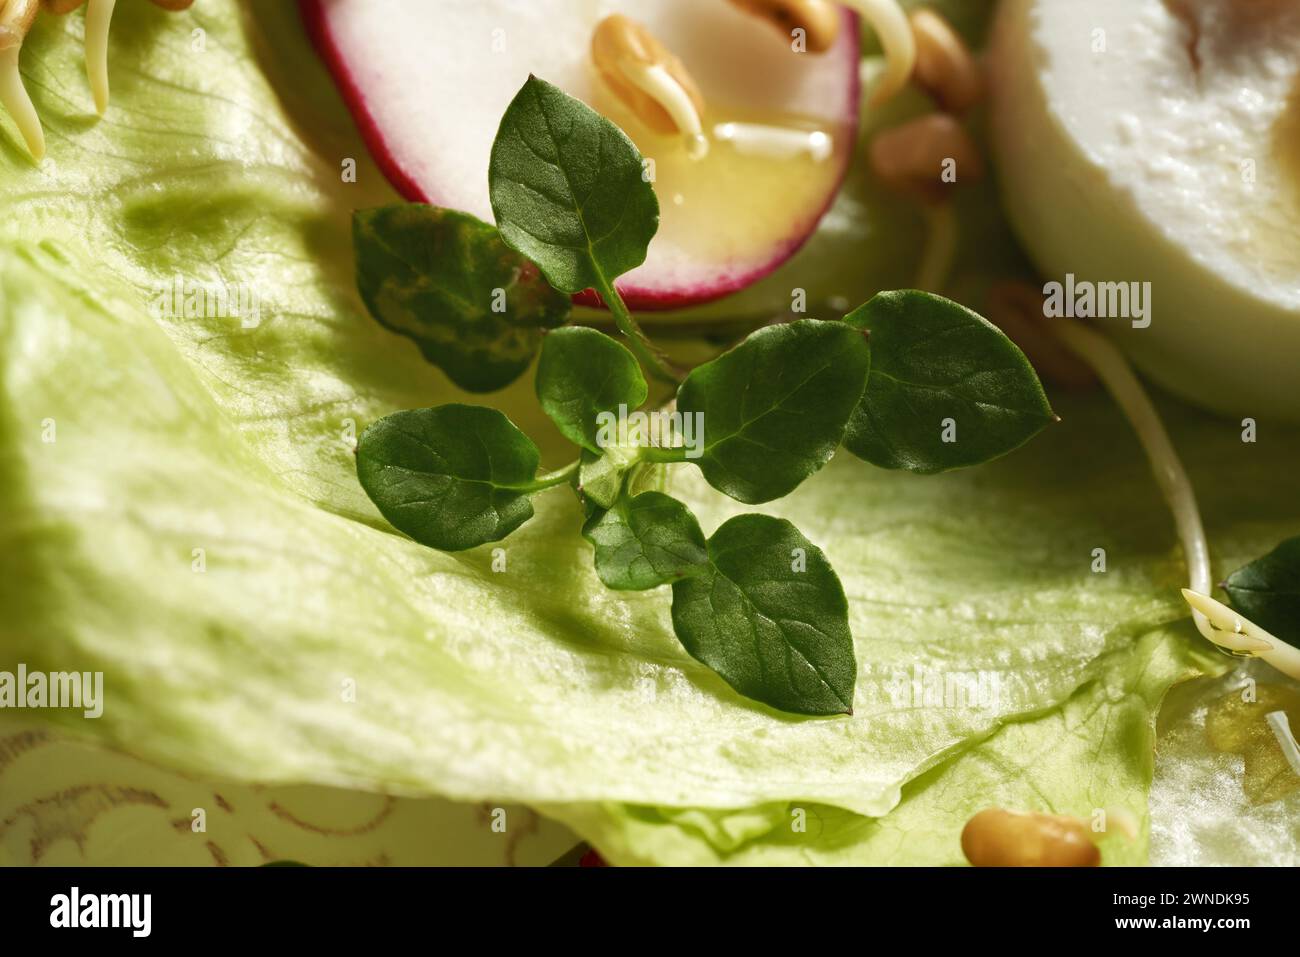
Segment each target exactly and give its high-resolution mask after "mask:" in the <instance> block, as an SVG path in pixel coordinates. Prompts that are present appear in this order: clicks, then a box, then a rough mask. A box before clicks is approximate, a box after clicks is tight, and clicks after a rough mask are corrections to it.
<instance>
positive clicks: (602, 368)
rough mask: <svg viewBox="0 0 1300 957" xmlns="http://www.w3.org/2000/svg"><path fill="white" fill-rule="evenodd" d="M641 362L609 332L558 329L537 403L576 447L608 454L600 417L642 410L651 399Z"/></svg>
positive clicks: (542, 363) (543, 365)
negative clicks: (601, 438)
mask: <svg viewBox="0 0 1300 957" xmlns="http://www.w3.org/2000/svg"><path fill="white" fill-rule="evenodd" d="M646 393H647V389H646V381H645V376H643V375H642V374H641V367H640V366H639V365H637V361H636V357H635V356H633V355H632V353H631V352H629V351H628V350H627V349H626V348H625V347H624V346H622V345H620V344H619V343H617V342H615V341H614V340H613V339H611V338H610V337H609V336H607V335H605V334H604V333H603V332H598V331H597V330H595V329H587V328H585V327H582V326H570V327H569V328H567V329H557V330H556V331H555V332H553V333H551V334H550V335H548V336H547V337H546V339H545V340H544V341H543V343H542V357H541V358H540V359H539V360H538V363H537V398H538V400H539V401H540V402H541V404H542V409H543V410H544V411H545V412H546V414H547V415H549V416H550V417H551V420H552V421H553V422H555V424H556V426H558V427H559V429H560V432H561V433H562V434H563V435H564V437H565V438H566V439H568V440H569V441H570V442H572V443H573V444H574V445H580V446H582V447H583V448H584V449H587V450H589V451H591V452H596V453H599V452H602V451H604V450H603V449H602V448H601V444H600V443H599V442H598V437H599V433H600V430H599V429H598V428H597V421H596V418H597V416H598V415H599V414H600V413H602V412H611V413H613V412H617V411H618V409H619V406H620V405H622V406H626V408H627V409H628V410H632V409H636V408H637V407H638V406H639V405H641V403H642V402H644V401H645V398H646Z"/></svg>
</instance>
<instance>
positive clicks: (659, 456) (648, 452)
mask: <svg viewBox="0 0 1300 957" xmlns="http://www.w3.org/2000/svg"><path fill="white" fill-rule="evenodd" d="M641 460H642V461H644V462H654V463H656V464H659V465H671V464H673V463H674V462H685V461H686V448H685V446H658V445H647V446H645V447H643V448H642V449H641Z"/></svg>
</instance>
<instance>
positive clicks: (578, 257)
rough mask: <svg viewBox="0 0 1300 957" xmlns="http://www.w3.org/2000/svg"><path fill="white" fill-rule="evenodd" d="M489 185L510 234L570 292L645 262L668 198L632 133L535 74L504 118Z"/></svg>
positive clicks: (601, 284)
mask: <svg viewBox="0 0 1300 957" xmlns="http://www.w3.org/2000/svg"><path fill="white" fill-rule="evenodd" d="M488 192H489V194H490V196H491V199H492V213H493V215H494V216H496V221H497V226H498V227H499V228H500V229H501V235H502V237H503V238H504V239H505V241H506V242H507V243H509V244H510V245H511V246H513V247H514V248H515V249H517V250H519V251H520V252H521V253H523V254H524V255H525V256H527V257H528V258H529V259H531V260H532V261H533V262H535V263H537V265H538V266H540V267H541V270H542V272H543V273H544V274H545V275H546V278H547V279H548V280H550V283H551V285H552V286H554V287H555V288H556V289H560V290H563V291H564V292H568V293H577V292H582V291H583V290H584V289H596V290H598V291H604V290H605V289H606V288H607V287H608V286H609V285H610V284H612V283H613V281H614V279H615V278H616V277H618V276H621V275H622V274H623V273H625V272H627V271H628V270H629V269H633V268H635V267H636V266H639V265H641V263H642V262H644V261H645V256H646V247H647V246H648V245H649V243H650V239H651V237H653V236H654V234H655V230H657V229H658V228H659V201H658V200H657V199H656V198H655V193H654V188H653V187H652V186H651V185H650V183H649V182H648V181H647V179H646V178H644V177H643V176H642V166H641V154H640V153H639V152H637V148H636V147H635V146H634V145H633V144H632V141H631V140H629V139H628V138H627V136H626V134H624V133H623V131H622V130H620V129H619V128H618V127H617V126H615V125H614V124H613V123H611V122H610V121H609V120H607V119H605V118H604V117H603V116H601V115H600V114H599V113H597V112H595V111H594V110H592V109H591V108H590V107H588V106H587V105H586V104H584V103H582V102H581V101H580V100H576V99H574V98H573V97H571V96H569V95H568V94H566V93H564V92H563V91H562V90H560V89H558V88H557V87H554V86H552V85H551V84H549V83H547V82H546V81H544V80H539V79H537V78H536V77H533V76H530V77H529V78H528V81H527V82H526V83H524V85H523V87H522V88H521V89H520V90H519V92H518V93H517V94H516V95H515V98H514V100H512V101H511V103H510V106H508V107H507V108H506V112H505V116H503V117H502V118H501V127H500V129H498V130H497V136H496V140H495V142H493V144H492V157H491V160H490V162H489V164H488Z"/></svg>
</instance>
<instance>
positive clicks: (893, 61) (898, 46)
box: [840, 0, 916, 106]
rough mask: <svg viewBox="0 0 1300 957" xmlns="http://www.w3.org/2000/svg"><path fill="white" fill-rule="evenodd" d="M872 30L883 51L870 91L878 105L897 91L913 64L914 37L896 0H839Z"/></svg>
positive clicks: (904, 82) (910, 74) (875, 103)
mask: <svg viewBox="0 0 1300 957" xmlns="http://www.w3.org/2000/svg"><path fill="white" fill-rule="evenodd" d="M840 2H841V3H842V4H843V5H844V6H846V7H848V8H849V9H850V10H852V11H854V12H855V13H857V14H858V16H860V17H862V19H863V20H865V21H866V22H867V23H869V24H870V25H871V29H873V30H875V31H876V36H878V37H879V38H880V46H881V47H882V48H883V49H884V51H885V69H884V72H883V73H882V74H881V77H880V82H879V84H878V85H877V86H876V89H875V91H874V92H873V93H872V94H871V105H872V106H879V105H880V104H882V103H884V102H886V101H887V100H889V99H890V98H891V97H892V96H894V95H895V94H896V93H898V91H899V90H901V89H902V88H903V87H904V86H906V85H907V81H908V80H910V79H911V77H912V70H913V69H915V67H916V37H915V35H914V34H913V33H912V25H911V24H910V23H908V22H907V14H906V13H904V12H903V8H902V7H900V6H899V5H898V0H840Z"/></svg>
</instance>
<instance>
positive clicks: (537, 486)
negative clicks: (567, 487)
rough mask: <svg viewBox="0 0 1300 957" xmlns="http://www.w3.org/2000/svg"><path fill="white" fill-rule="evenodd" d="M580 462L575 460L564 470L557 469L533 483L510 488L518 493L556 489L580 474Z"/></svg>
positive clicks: (543, 474) (539, 477)
mask: <svg viewBox="0 0 1300 957" xmlns="http://www.w3.org/2000/svg"><path fill="white" fill-rule="evenodd" d="M579 462H580V460H579V459H574V460H573V461H572V462H570V463H569V464H568V465H566V466H564V468H562V469H556V470H555V471H554V472H543V473H542V474H541V475H539V476H537V478H535V479H533V480H532V481H531V482H525V483H524V484H522V485H511V486H509V488H511V489H513V490H514V491H516V492H542V491H545V490H546V489H548V488H555V486H557V485H563V484H564V483H565V482H567V481H569V479H571V478H573V476H575V475H577V474H578V465H579Z"/></svg>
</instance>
